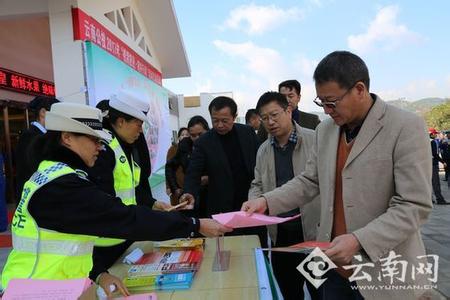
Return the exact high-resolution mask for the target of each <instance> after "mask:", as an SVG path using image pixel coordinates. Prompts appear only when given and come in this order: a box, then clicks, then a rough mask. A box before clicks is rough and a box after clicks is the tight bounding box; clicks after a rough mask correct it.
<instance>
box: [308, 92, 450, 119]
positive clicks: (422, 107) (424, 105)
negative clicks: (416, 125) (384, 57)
mask: <svg viewBox="0 0 450 300" xmlns="http://www.w3.org/2000/svg"><path fill="white" fill-rule="evenodd" d="M447 101H450V98H432V97H430V98H423V99H420V100H416V101H406V100H404V99H397V100H388V101H387V102H388V103H389V104H391V105H394V106H396V107H400V108H402V109H405V110H409V111H412V112H414V113H416V114H419V115H421V116H423V115H425V113H427V112H428V111H430V110H431V109H432V108H433V107H435V106H436V105H440V104H442V103H445V102H447ZM312 113H313V114H316V115H318V116H319V118H320V119H321V120H324V119H325V118H328V116H327V115H326V114H325V113H324V112H323V111H314V112H312Z"/></svg>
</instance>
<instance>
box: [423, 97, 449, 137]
mask: <svg viewBox="0 0 450 300" xmlns="http://www.w3.org/2000/svg"><path fill="white" fill-rule="evenodd" d="M425 120H426V122H427V125H428V126H429V127H433V128H436V130H449V129H450V101H447V102H445V103H443V104H441V105H437V106H435V107H433V108H432V109H431V110H430V111H429V112H427V113H426V115H425Z"/></svg>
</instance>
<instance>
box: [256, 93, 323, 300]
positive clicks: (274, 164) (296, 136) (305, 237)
mask: <svg viewBox="0 0 450 300" xmlns="http://www.w3.org/2000/svg"><path fill="white" fill-rule="evenodd" d="M256 109H257V111H258V113H259V116H260V117H261V120H262V123H263V124H264V127H265V128H266V130H267V132H268V133H269V139H267V140H266V141H265V142H264V143H263V144H262V145H261V146H260V147H259V149H258V153H257V155H256V167H255V179H253V181H252V183H251V186H250V191H249V193H248V198H249V199H254V198H258V197H260V196H261V195H262V194H264V193H266V192H269V191H272V190H274V189H275V188H277V187H279V186H282V185H283V184H285V183H286V182H287V181H289V180H291V179H292V178H293V177H294V176H296V175H299V174H300V172H302V171H304V170H305V166H306V161H307V160H308V158H309V154H310V152H311V150H312V147H313V139H314V131H313V130H311V129H307V128H303V127H300V125H298V124H297V123H295V122H294V121H293V120H292V114H291V111H292V108H291V107H290V106H289V103H288V101H287V99H286V97H285V96H284V95H283V94H281V93H277V92H267V93H264V94H263V95H262V96H261V97H260V98H259V101H258V104H257V105H256ZM298 213H299V209H298V208H296V209H294V210H292V211H289V212H285V213H283V214H280V215H279V216H280V217H290V216H294V215H297V214H298ZM319 215H320V201H319V199H317V201H312V202H310V203H308V204H307V205H305V206H304V207H303V209H302V216H301V217H300V218H299V219H294V220H291V221H288V222H286V223H283V224H279V225H271V226H268V230H269V234H270V238H271V240H272V242H273V245H274V246H275V247H286V246H290V245H293V244H297V243H300V242H303V241H311V240H315V239H316V231H317V225H318V223H319ZM305 257H306V255H304V254H298V253H282V252H273V253H272V267H273V270H274V273H275V277H276V278H277V281H278V283H279V286H280V289H281V292H282V293H283V297H284V299H286V300H289V299H303V283H304V282H305V278H304V277H303V276H302V274H300V273H299V272H298V271H297V269H296V266H297V265H298V264H299V263H300V262H301V261H302V260H303V259H305ZM308 288H309V291H310V294H312V295H313V299H315V297H314V295H315V292H316V290H315V288H314V287H313V286H308Z"/></svg>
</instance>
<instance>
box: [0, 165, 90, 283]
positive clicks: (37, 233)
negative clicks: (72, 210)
mask: <svg viewBox="0 0 450 300" xmlns="http://www.w3.org/2000/svg"><path fill="white" fill-rule="evenodd" d="M71 173H76V174H77V175H78V176H80V177H82V178H83V177H84V178H85V177H86V173H84V172H83V171H75V170H74V169H72V168H70V167H69V166H68V165H66V164H64V163H61V162H55V161H42V162H41V163H40V165H39V168H38V170H37V171H36V172H35V173H34V174H33V176H31V178H30V179H29V180H28V181H27V182H26V183H25V185H24V188H23V192H22V197H21V199H20V202H19V205H18V206H17V209H16V211H15V213H14V218H13V221H12V224H11V233H12V244H13V249H12V251H11V253H10V254H9V256H8V260H7V261H6V265H5V267H4V269H3V273H2V286H3V288H6V287H7V285H8V283H9V281H10V280H11V279H13V278H34V279H74V278H84V277H87V276H88V275H89V271H90V270H91V268H92V251H93V247H94V241H95V239H96V238H97V237H95V236H89V235H81V234H69V233H61V232H57V231H54V230H49V229H45V228H40V227H39V226H38V225H37V224H36V221H35V220H34V219H33V217H32V216H31V215H30V213H29V211H28V203H29V201H30V199H31V197H32V196H33V194H34V193H35V192H36V191H37V190H39V189H40V188H41V187H42V186H44V185H45V184H47V183H49V182H51V181H52V180H54V179H56V178H58V177H61V176H64V175H67V174H71Z"/></svg>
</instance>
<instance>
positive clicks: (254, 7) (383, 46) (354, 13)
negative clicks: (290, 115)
mask: <svg viewBox="0 0 450 300" xmlns="http://www.w3.org/2000/svg"><path fill="white" fill-rule="evenodd" d="M173 3H174V6H175V11H176V14H177V18H178V23H179V27H180V30H181V33H182V36H183V42H184V46H185V49H186V53H187V57H188V60H189V63H190V67H191V77H188V78H177V79H168V80H164V82H163V84H164V86H165V87H167V88H168V89H169V90H171V91H172V92H174V93H176V94H184V95H185V96H191V95H199V94H200V93H201V92H211V93H213V92H233V97H234V99H235V100H236V102H237V103H238V114H239V115H240V116H243V115H245V112H246V111H247V109H249V108H254V107H255V106H256V103H257V101H258V98H259V97H260V96H261V95H262V94H263V93H264V92H266V91H268V90H277V88H278V83H279V82H281V81H284V80H287V79H297V80H299V81H300V83H301V85H302V92H301V94H302V98H301V101H300V105H299V107H300V109H302V110H305V111H321V109H320V108H319V107H317V106H315V104H314V103H313V102H312V100H313V99H314V98H315V96H316V93H315V88H314V82H313V80H312V76H313V73H314V69H315V67H316V65H317V64H318V62H319V61H320V60H321V59H322V58H323V57H325V56H326V55H327V54H328V53H330V52H333V51H335V50H348V51H351V52H353V53H355V54H357V55H359V56H360V57H361V58H362V59H363V60H364V61H365V62H366V64H367V66H368V68H369V74H370V78H371V84H370V91H371V92H373V93H376V94H377V95H379V96H380V97H382V98H383V99H385V100H395V99H400V98H403V99H405V100H408V101H414V100H418V99H421V98H426V97H442V98H445V97H450V57H449V55H450V18H449V16H450V13H449V12H450V1H446V0H439V1H438V0H436V1H428V2H424V1H407V0H405V1H360V0H358V1H357V0H341V1H337V0H304V1H298V0H297V1H294V0H282V1H242V0H226V1H211V0H195V1H187V0H173Z"/></svg>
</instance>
